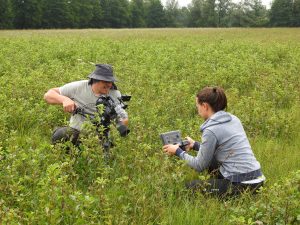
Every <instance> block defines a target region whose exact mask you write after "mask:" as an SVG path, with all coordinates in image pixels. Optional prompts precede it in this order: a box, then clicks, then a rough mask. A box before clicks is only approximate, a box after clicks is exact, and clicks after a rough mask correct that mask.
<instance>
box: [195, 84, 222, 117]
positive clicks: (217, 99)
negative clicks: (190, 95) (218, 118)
mask: <svg viewBox="0 0 300 225" xmlns="http://www.w3.org/2000/svg"><path fill="white" fill-rule="evenodd" d="M197 101H198V103H199V104H202V103H204V102H206V103H208V104H209V105H210V106H211V108H212V109H213V111H214V112H218V111H221V110H225V109H226V108H227V98H226V95H225V92H224V90H223V89H222V88H220V87H205V88H203V89H202V90H201V91H199V92H198V94H197Z"/></svg>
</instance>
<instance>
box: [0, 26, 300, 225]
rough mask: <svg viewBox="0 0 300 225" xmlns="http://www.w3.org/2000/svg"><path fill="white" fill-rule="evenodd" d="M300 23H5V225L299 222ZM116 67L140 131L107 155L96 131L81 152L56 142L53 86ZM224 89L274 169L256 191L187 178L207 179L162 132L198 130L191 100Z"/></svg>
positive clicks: (1, 53)
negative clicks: (206, 189)
mask: <svg viewBox="0 0 300 225" xmlns="http://www.w3.org/2000/svg"><path fill="white" fill-rule="evenodd" d="M299 40H300V30H298V29H269V30H268V29H166V30H158V29H157V30H64V31H61V30H53V31H46V30H42V31H32V30H28V31H1V32H0V49H1V50H0V108H1V113H0V223H1V224H58V223H59V224H95V223H97V224H98V223H103V224H298V223H299V222H300V207H299V199H300V174H299V168H300V161H299V157H300V151H299V146H300V138H299V131H300V130H299V127H300V126H299V125H300V124H299V121H300V109H299V106H300V104H299V103H300V102H299V101H300V99H299V98H300V81H299V73H300V43H299ZM92 63H110V64H112V65H114V68H115V72H116V75H117V77H118V78H119V80H120V82H119V83H118V86H119V88H120V89H121V90H122V92H123V93H128V94H131V95H132V96H133V98H132V101H131V102H130V107H129V109H128V112H129V116H130V128H131V130H132V133H131V134H130V135H129V136H128V137H127V138H125V139H122V138H120V137H119V136H118V135H117V133H116V131H115V129H112V130H113V136H114V138H115V142H116V144H117V146H116V147H115V148H113V149H112V156H113V159H112V160H111V162H110V164H109V166H107V165H105V163H104V162H103V158H102V150H101V149H100V147H99V145H98V143H97V137H96V136H94V135H93V134H91V135H90V136H88V137H86V138H85V140H84V141H83V142H84V150H83V151H82V152H81V153H79V152H78V151H77V150H76V149H73V148H72V147H71V153H70V154H65V148H66V147H67V146H70V144H66V145H67V146H66V145H57V146H52V145H50V136H51V132H52V130H53V129H54V127H55V126H60V125H63V124H67V121H68V118H69V115H68V114H64V113H63V112H62V108H61V107H59V106H50V105H47V104H46V103H45V102H44V100H43V94H44V93H45V92H46V91H47V90H48V89H49V88H51V87H57V86H60V85H63V84H64V83H66V82H70V81H74V80H80V79H85V78H86V77H87V75H88V74H89V73H90V72H91V71H92V70H93V69H94V66H93V65H92ZM207 85H210V86H211V85H219V86H222V87H223V88H225V90H226V93H227V96H228V101H229V107H228V111H229V112H232V113H234V114H235V115H237V116H238V117H239V118H240V119H241V120H242V122H243V124H244V127H245V129H246V132H247V134H248V135H249V138H250V142H251V144H252V147H253V150H254V152H255V154H256V157H257V158H258V160H259V161H260V162H261V165H262V169H263V172H264V174H265V176H266V177H267V182H266V185H265V187H264V189H263V190H262V191H261V193H260V194H258V195H256V196H250V195H249V194H247V193H245V194H244V195H242V196H241V197H240V198H236V199H226V200H218V199H216V198H213V197H208V196H203V195H201V194H196V195H195V196H192V194H191V193H189V192H187V190H185V188H184V184H185V182H186V181H189V180H192V179H199V178H200V179H201V178H202V177H203V176H205V174H197V173H196V172H194V171H193V170H192V169H190V168H188V167H187V166H186V165H185V164H184V163H183V162H181V161H179V160H177V159H176V158H175V157H174V158H169V157H167V156H166V155H164V154H163V152H162V148H161V142H160V139H159V134H160V133H161V132H165V131H169V130H173V129H180V130H181V131H182V133H183V135H190V136H191V137H192V138H194V139H198V140H199V139H200V133H199V131H198V128H199V125H200V124H201V123H202V121H201V120H200V119H199V118H198V117H197V115H196V112H195V105H194V96H195V93H196V92H197V91H198V90H199V89H201V88H202V87H204V86H207Z"/></svg>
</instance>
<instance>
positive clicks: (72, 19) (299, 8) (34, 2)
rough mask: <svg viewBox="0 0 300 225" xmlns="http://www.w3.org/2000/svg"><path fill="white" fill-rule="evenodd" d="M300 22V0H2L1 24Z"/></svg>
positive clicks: (263, 24) (30, 26) (27, 26)
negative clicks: (184, 0) (187, 0)
mask: <svg viewBox="0 0 300 225" xmlns="http://www.w3.org/2000/svg"><path fill="white" fill-rule="evenodd" d="M267 26H271V27H272V26H273V27H277V26H285V27H293V26H294V27H296V26H300V0H273V2H272V6H271V8H270V9H267V8H266V7H265V6H264V5H263V4H262V2H261V0H242V1H240V2H239V3H234V2H233V1H232V0H192V2H191V4H189V5H188V6H187V7H179V5H178V1H177V0H168V1H167V2H166V4H165V6H164V5H163V4H162V2H161V0H0V29H39V28H143V27H149V28H153V27H267Z"/></svg>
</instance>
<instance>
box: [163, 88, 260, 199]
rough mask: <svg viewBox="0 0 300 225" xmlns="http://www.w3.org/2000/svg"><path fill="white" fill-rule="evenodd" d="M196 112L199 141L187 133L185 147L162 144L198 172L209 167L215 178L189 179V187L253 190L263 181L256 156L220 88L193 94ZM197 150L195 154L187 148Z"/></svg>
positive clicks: (215, 190) (218, 190)
mask: <svg viewBox="0 0 300 225" xmlns="http://www.w3.org/2000/svg"><path fill="white" fill-rule="evenodd" d="M196 105H197V109H198V114H199V115H200V117H202V118H203V119H204V120H205V122H204V123H203V124H202V125H201V127H200V131H201V132H202V143H201V144H200V143H199V142H195V141H194V140H193V139H191V138H190V137H187V139H188V141H189V145H188V146H186V149H185V150H186V151H184V149H181V148H180V147H179V145H165V146H164V147H163V149H164V151H165V152H166V153H167V154H169V155H175V154H176V155H177V156H178V157H179V158H181V159H183V160H186V161H187V163H188V165H189V166H190V167H192V168H194V169H195V170H197V171H199V172H201V171H203V170H205V169H207V168H208V169H209V171H210V172H213V174H214V175H215V178H213V179H210V180H208V181H207V182H203V181H198V180H196V181H193V182H191V183H189V184H188V187H189V188H193V189H196V188H200V189H201V190H202V191H204V192H206V193H213V194H217V195H223V194H228V193H229V194H239V193H240V192H242V191H244V190H246V189H250V190H252V191H255V190H257V189H258V188H259V187H261V186H262V185H263V182H264V180H265V177H264V176H263V174H262V172H261V169H260V164H259V162H258V161H257V160H256V158H255V156H254V154H253V152H252V149H251V146H250V143H249V141H248V138H247V136H246V133H245V131H244V128H243V126H242V124H241V121H240V120H239V119H238V118H237V117H236V116H234V115H232V114H230V113H227V112H225V111H224V110H225V109H226V107H227V98H226V95H225V93H224V91H223V89H222V88H219V87H213V88H212V87H206V88H204V89H202V90H201V91H200V92H199V93H198V94H197V96H196ZM190 149H194V150H196V151H198V154H197V156H196V157H193V156H191V155H189V154H188V153H187V151H188V150H190Z"/></svg>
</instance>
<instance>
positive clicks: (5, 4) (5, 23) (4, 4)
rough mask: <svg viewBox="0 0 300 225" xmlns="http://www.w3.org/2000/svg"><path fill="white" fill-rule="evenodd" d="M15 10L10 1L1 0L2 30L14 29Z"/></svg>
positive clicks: (0, 21) (0, 26) (0, 22)
mask: <svg viewBox="0 0 300 225" xmlns="http://www.w3.org/2000/svg"><path fill="white" fill-rule="evenodd" d="M13 16H14V15H13V8H12V3H11V1H10V0H0V29H8V28H13Z"/></svg>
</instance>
